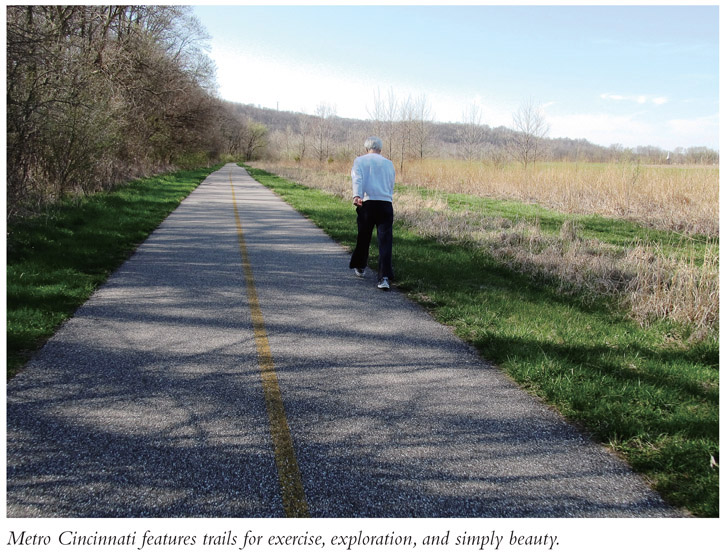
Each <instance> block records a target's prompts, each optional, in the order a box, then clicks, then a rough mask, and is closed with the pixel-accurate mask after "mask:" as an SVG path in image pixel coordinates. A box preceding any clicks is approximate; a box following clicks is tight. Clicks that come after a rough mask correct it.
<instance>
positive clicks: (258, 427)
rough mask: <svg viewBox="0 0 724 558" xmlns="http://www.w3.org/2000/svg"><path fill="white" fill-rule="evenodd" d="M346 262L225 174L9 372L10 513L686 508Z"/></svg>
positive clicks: (370, 513)
mask: <svg viewBox="0 0 724 558" xmlns="http://www.w3.org/2000/svg"><path fill="white" fill-rule="evenodd" d="M353 215H354V213H353V211H352V207H351V205H350V219H353ZM348 258H349V256H348V254H347V253H346V252H345V251H344V250H343V249H342V248H340V247H339V246H338V245H337V244H335V243H334V242H332V241H331V240H330V239H329V238H328V237H327V236H326V235H325V234H323V233H322V232H321V231H320V230H319V229H317V228H316V227H315V226H313V225H312V224H311V223H310V222H309V221H307V220H306V219H304V218H303V217H301V216H300V215H299V214H297V213H296V212H295V211H293V210H292V209H291V208H290V207H289V206H287V205H286V204H285V203H283V202H282V201H280V200H279V198H277V197H276V196H274V195H273V194H272V193H270V192H269V191H268V190H266V189H265V188H263V187H261V186H260V185H259V184H258V183H256V182H255V181H253V180H252V179H251V178H250V177H249V176H248V175H247V173H246V172H245V171H244V170H243V169H241V168H239V167H237V166H235V165H227V166H225V167H224V168H223V169H221V170H219V171H218V172H215V173H213V174H212V175H210V176H209V177H208V179H207V180H206V181H205V182H204V183H203V184H202V185H201V186H200V187H199V188H198V189H197V190H196V191H195V192H194V193H193V194H191V195H190V196H189V197H188V198H187V199H186V200H185V201H184V202H183V203H182V204H181V205H180V206H179V208H178V209H177V210H176V211H175V212H174V213H173V214H172V215H171V216H170V217H169V218H168V219H167V220H166V221H165V222H164V223H163V224H162V225H161V227H159V229H158V230H157V231H156V232H155V233H154V234H153V235H151V237H149V239H148V240H147V241H146V242H145V243H144V244H143V245H142V246H141V247H140V248H139V249H138V251H137V252H136V253H135V254H134V255H133V256H132V257H131V258H130V259H129V260H128V261H127V262H126V263H125V264H124V265H123V266H122V267H121V268H120V269H119V270H118V271H117V272H116V273H115V274H114V275H113V276H112V277H111V278H110V280H109V281H108V282H107V283H106V284H105V285H104V286H103V287H102V288H101V289H99V290H98V291H97V292H96V293H95V294H94V295H93V297H92V298H91V299H90V300H89V301H88V302H87V303H86V304H85V305H84V306H83V307H82V308H81V309H80V310H79V311H78V312H77V313H76V315H75V317H74V318H73V319H71V320H70V321H69V322H68V323H67V324H66V325H65V326H64V327H63V328H62V329H61V330H60V331H59V332H58V334H57V335H56V336H55V337H53V339H51V340H50V341H49V342H48V343H47V345H46V346H45V347H44V348H43V350H42V351H40V353H39V354H38V355H37V357H36V358H35V359H34V360H33V361H32V362H31V364H30V365H29V366H28V368H27V370H25V371H23V372H22V373H20V374H19V375H18V376H17V377H16V378H15V379H13V380H12V381H11V382H10V383H9V384H8V388H7V391H8V396H7V409H8V410H7V448H8V449H7V467H8V474H7V510H8V516H10V517H23V516H50V517H58V516H63V517H78V516H84V517H147V516H155V517H179V516H189V517H202V516H207V517H228V516H236V517H281V516H284V515H287V514H289V515H304V514H308V515H310V516H312V517H349V516H365V517H441V516H444V517H468V516H470V517H475V516H478V517H530V516H533V517H549V516H554V517H568V516H639V517H641V516H647V517H654V516H674V515H677V512H676V511H675V510H672V509H670V508H668V507H667V506H666V505H664V504H663V503H662V501H661V500H660V498H659V497H658V496H657V495H656V494H655V493H653V492H652V491H651V490H649V489H648V488H647V486H646V485H645V483H643V482H642V481H641V480H640V479H639V478H638V477H637V476H635V475H634V474H632V473H631V472H630V471H629V469H628V468H627V467H626V466H625V465H624V464H623V463H622V462H621V461H619V460H618V459H616V458H614V457H613V456H611V455H610V454H608V453H607V452H606V451H604V450H603V449H601V448H600V447H598V446H596V445H595V444H593V443H591V442H590V441H588V440H587V439H586V438H585V437H583V436H582V435H581V434H580V433H579V432H577V431H576V430H575V429H573V428H571V427H570V426H568V425H567V424H566V423H565V422H564V421H562V420H561V419H560V418H559V417H558V416H557V415H556V414H555V413H553V412H551V411H550V410H549V409H547V408H546V407H545V406H543V405H541V404H540V403H539V402H538V401H536V400H535V399H533V398H531V397H530V396H528V395H526V394H525V393H523V392H522V391H521V390H519V389H518V388H516V387H515V386H514V385H513V384H512V383H511V382H510V381H509V380H508V379H506V377H505V376H503V375H502V374H501V373H500V372H498V371H496V370H495V369H494V368H492V367H490V366H488V365H487V364H486V363H484V362H482V361H481V360H480V359H479V358H478V357H477V356H476V355H475V354H474V353H473V352H472V351H471V350H470V349H469V348H468V347H467V346H466V345H465V344H463V343H462V342H460V341H459V340H457V339H456V338H455V337H454V336H453V335H451V333H450V332H449V330H448V329H447V328H445V327H443V326H441V325H439V324H437V323H435V322H434V321H433V320H432V319H431V318H430V317H429V316H428V315H427V314H426V313H425V312H424V311H422V310H421V309H419V308H418V307H416V306H415V305H414V304H412V303H410V302H409V301H407V300H406V299H405V298H404V297H403V296H402V295H401V294H400V293H397V292H395V291H394V289H393V290H392V291H391V292H387V293H384V292H380V291H378V289H377V288H376V286H375V283H374V280H373V278H372V277H371V275H372V274H369V273H368V275H370V277H369V278H366V279H357V278H356V277H354V275H353V274H352V273H351V271H350V270H349V269H348V267H347V266H348V261H349V260H348Z"/></svg>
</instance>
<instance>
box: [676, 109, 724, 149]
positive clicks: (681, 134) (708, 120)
mask: <svg viewBox="0 0 724 558" xmlns="http://www.w3.org/2000/svg"><path fill="white" fill-rule="evenodd" d="M666 128H667V130H668V135H669V136H670V137H671V138H672V140H673V143H672V147H700V146H706V147H711V148H712V149H719V116H718V115H716V114H714V115H711V116H702V117H698V118H688V119H687V118H677V119H674V120H669V121H668V122H667V123H666Z"/></svg>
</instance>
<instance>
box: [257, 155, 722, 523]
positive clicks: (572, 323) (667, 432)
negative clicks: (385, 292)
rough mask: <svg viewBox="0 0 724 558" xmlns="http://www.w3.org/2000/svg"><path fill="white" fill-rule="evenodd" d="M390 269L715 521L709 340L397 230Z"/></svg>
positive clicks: (325, 206)
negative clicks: (691, 339)
mask: <svg viewBox="0 0 724 558" xmlns="http://www.w3.org/2000/svg"><path fill="white" fill-rule="evenodd" d="M247 168H248V170H249V171H250V173H251V174H252V176H253V177H254V178H255V179H256V180H258V181H260V182H261V183H262V184H265V185H266V186H268V187H270V188H272V189H273V190H274V191H276V192H277V193H278V194H279V195H280V196H282V197H283V198H284V199H285V200H286V201H287V202H289V203H290V204H291V205H293V206H294V207H296V208H297V209H298V210H299V211H300V212H301V213H303V214H304V215H306V216H308V217H309V218H310V219H311V220H312V221H314V222H315V223H316V224H317V225H319V226H320V227H321V228H323V229H324V230H325V231H327V233H328V234H330V236H332V237H333V238H335V239H336V240H338V241H339V242H340V243H341V244H343V245H346V246H349V247H351V246H352V245H353V244H354V241H355V237H356V225H355V219H354V213H353V210H352V207H351V205H350V204H349V202H347V201H343V200H340V199H337V198H335V197H333V196H331V195H329V194H325V193H323V192H321V191H319V190H314V189H310V188H307V187H304V186H301V185H298V184H294V183H291V182H289V181H286V180H284V179H281V178H278V177H276V176H274V175H271V174H270V173H267V172H265V171H262V170H257V169H253V168H249V167H247ZM498 207H499V208H500V207H501V206H498ZM601 219H602V218H601ZM612 221H615V220H612ZM605 225H606V223H602V226H604V228H606V227H605ZM617 226H618V225H617V224H616V223H613V224H612V225H611V227H612V228H616V227H617ZM636 231H639V229H633V232H630V233H627V232H625V231H624V232H621V233H620V234H621V235H622V238H628V237H630V236H631V235H633V234H634V233H636ZM636 234H638V233H636ZM372 252H373V253H371V265H372V266H374V265H375V263H376V262H375V256H374V251H372ZM393 265H394V267H395V275H396V286H397V287H399V288H400V289H401V290H403V291H404V292H406V293H407V295H408V296H409V297H410V298H412V299H413V300H416V301H418V302H419V303H420V304H422V305H423V306H425V307H426V308H427V309H428V310H429V312H430V313H431V314H432V315H433V316H434V317H435V318H436V319H438V320H439V321H441V322H443V323H445V324H449V325H451V326H453V327H454V328H455V331H456V332H457V334H458V335H459V336H460V337H461V338H463V339H465V340H466V341H468V342H470V343H471V344H473V345H474V346H475V347H477V349H478V350H479V351H480V353H481V354H482V355H483V356H484V357H485V358H486V359H488V360H491V361H493V362H494V363H496V364H497V365H498V366H500V367H501V368H502V369H503V370H505V371H506V372H507V373H508V374H509V375H510V376H511V377H513V378H514V379H515V380H516V381H517V382H518V383H519V384H520V385H521V386H523V387H525V388H526V389H528V390H529V391H531V392H532V393H535V394H537V395H539V396H541V397H542V398H543V399H544V400H546V401H547V402H548V403H550V404H551V405H553V406H555V407H556V408H557V409H558V410H559V411H560V412H561V413H562V414H563V415H564V416H565V417H567V418H568V419H569V420H571V421H572V422H574V423H576V424H579V425H582V426H583V427H584V428H585V429H587V430H588V431H589V432H590V433H591V434H592V435H593V436H594V437H595V438H596V439H597V440H598V441H600V442H601V443H603V444H606V445H607V446H609V447H611V448H613V449H614V450H616V451H617V452H619V453H620V454H621V455H622V456H623V457H624V458H625V459H626V460H627V461H628V462H629V463H630V464H631V466H632V467H633V468H634V469H635V470H636V471H638V472H640V473H642V474H644V475H645V476H646V477H647V478H648V479H649V480H650V482H651V483H652V485H653V486H654V487H655V488H656V489H657V490H659V492H660V493H661V494H662V495H663V496H664V497H665V498H666V499H667V500H668V501H669V502H670V503H672V504H673V505H676V506H682V507H686V508H687V509H689V510H690V511H691V512H692V513H694V514H695V515H698V516H705V517H713V516H718V514H719V477H718V468H712V467H711V466H710V460H711V457H712V456H715V457H716V459H717V462H718V455H719V453H718V452H719V405H718V402H719V370H718V361H719V344H718V338H717V337H716V336H711V337H709V338H708V339H705V340H703V341H700V342H697V343H686V342H685V341H683V340H685V339H687V331H686V328H685V327H684V326H679V325H677V324H675V323H671V322H663V321H662V322H657V323H655V324H653V325H652V326H650V327H647V328H642V327H640V326H639V325H637V324H636V323H635V322H633V321H631V320H629V319H628V318H626V316H625V315H623V314H621V313H620V312H619V311H618V310H616V306H615V305H613V304H609V303H607V301H605V300H600V299H599V300H598V301H594V302H590V301H584V300H582V299H579V298H576V297H574V296H570V295H564V294H561V293H560V292H559V291H558V290H557V289H556V288H555V286H554V285H547V284H545V283H542V282H541V281H540V280H533V279H531V278H529V277H526V276H524V275H522V274H519V273H516V272H513V271H511V270H510V269H508V268H505V267H503V266H501V265H500V264H498V263H496V262H495V261H494V260H493V259H492V258H491V257H489V256H488V255H487V254H486V253H485V252H484V251H482V250H479V249H476V248H471V247H469V246H463V245H456V244H445V245H441V244H439V243H437V242H435V241H434V240H431V239H425V238H421V237H420V236H418V235H416V234H414V233H412V232H411V231H410V230H407V229H405V228H404V227H403V226H400V225H396V228H395V244H394V256H393Z"/></svg>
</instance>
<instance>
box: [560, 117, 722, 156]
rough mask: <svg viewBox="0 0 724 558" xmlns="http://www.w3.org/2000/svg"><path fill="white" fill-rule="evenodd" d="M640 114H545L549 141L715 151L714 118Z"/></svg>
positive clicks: (717, 141)
mask: <svg viewBox="0 0 724 558" xmlns="http://www.w3.org/2000/svg"><path fill="white" fill-rule="evenodd" d="M643 116H644V115H643V114H641V113H634V114H629V115H611V114H605V113H597V114H591V113H589V114H565V115H549V116H548V117H547V118H548V122H549V123H550V124H551V131H550V134H549V136H550V137H552V138H560V137H568V138H572V139H579V138H585V139H587V140H588V141H590V142H591V143H595V144H597V145H603V146H608V145H611V144H614V143H619V144H621V145H623V146H625V147H636V146H639V145H654V146H656V147H660V148H661V149H675V148H676V147H695V146H706V147H710V148H712V149H719V117H718V115H712V116H705V117H699V118H690V119H684V118H680V119H673V120H669V121H663V120H661V121H659V120H643Z"/></svg>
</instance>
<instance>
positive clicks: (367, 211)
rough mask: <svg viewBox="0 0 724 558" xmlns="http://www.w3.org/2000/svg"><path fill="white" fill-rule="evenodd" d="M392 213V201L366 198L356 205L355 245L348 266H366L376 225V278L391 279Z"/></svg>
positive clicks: (362, 267)
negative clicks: (377, 260)
mask: <svg viewBox="0 0 724 558" xmlns="http://www.w3.org/2000/svg"><path fill="white" fill-rule="evenodd" d="M393 219H394V214H393V211H392V202H388V201H379V200H368V201H366V202H364V203H363V204H362V206H361V207H357V245H356V246H355V249H354V252H353V253H352V259H351V260H350V262H349V267H350V269H351V268H355V267H356V268H359V269H364V268H365V267H367V258H368V257H369V251H370V242H371V241H372V231H373V229H374V228H375V227H377V245H378V247H379V251H380V261H379V265H378V267H377V279H378V280H380V279H382V278H383V277H387V278H388V279H390V280H392V279H393V274H392V221H393Z"/></svg>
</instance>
